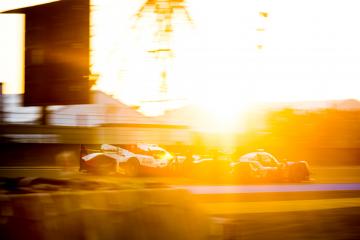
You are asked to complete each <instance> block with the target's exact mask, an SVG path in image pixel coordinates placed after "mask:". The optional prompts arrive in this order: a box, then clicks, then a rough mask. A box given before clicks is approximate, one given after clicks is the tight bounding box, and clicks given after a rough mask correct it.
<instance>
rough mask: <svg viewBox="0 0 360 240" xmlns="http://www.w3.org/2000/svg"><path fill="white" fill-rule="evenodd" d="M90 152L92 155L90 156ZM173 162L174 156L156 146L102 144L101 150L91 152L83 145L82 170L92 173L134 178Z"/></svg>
mask: <svg viewBox="0 0 360 240" xmlns="http://www.w3.org/2000/svg"><path fill="white" fill-rule="evenodd" d="M89 151H92V153H90V154H88V152H89ZM172 160H173V156H172V155H171V154H170V153H169V152H168V151H166V150H165V149H163V148H161V147H159V146H158V145H156V144H131V145H130V144H127V145H110V144H102V145H101V147H100V150H89V149H86V147H85V146H83V145H82V147H81V159H80V162H81V164H80V168H81V171H85V172H90V173H98V174H110V173H121V174H124V175H126V176H130V177H133V176H138V175H140V174H141V173H144V172H147V171H149V170H150V171H151V170H159V169H164V168H166V167H168V166H169V163H170V162H171V161H172Z"/></svg>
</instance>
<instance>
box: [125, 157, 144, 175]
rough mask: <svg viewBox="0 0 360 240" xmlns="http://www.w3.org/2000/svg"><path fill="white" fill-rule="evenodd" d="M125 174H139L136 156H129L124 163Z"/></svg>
mask: <svg viewBox="0 0 360 240" xmlns="http://www.w3.org/2000/svg"><path fill="white" fill-rule="evenodd" d="M124 170H125V175H126V176H128V177H137V176H139V175H140V163H139V160H137V159H136V158H130V159H129V160H128V161H127V162H126V164H125V165H124Z"/></svg>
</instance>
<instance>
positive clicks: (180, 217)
mask: <svg viewBox="0 0 360 240" xmlns="http://www.w3.org/2000/svg"><path fill="white" fill-rule="evenodd" d="M0 182H1V185H0V186H1V195H0V239H84V240H87V239H89V240H92V239H279V237H281V238H286V239H360V225H359V224H358V217H359V216H360V207H358V206H359V202H360V201H359V198H358V192H356V191H352V192H349V191H347V192H346V193H345V192H343V193H336V192H335V191H333V192H325V193H323V194H317V193H301V192H296V193H244V194H242V195H241V196H240V197H237V196H234V195H231V198H229V199H223V200H220V198H222V197H221V196H220V198H218V199H216V198H214V197H211V196H207V197H205V196H199V195H198V196H196V195H192V194H190V193H189V192H188V191H186V190H183V189H175V188H171V187H168V186H167V185H166V184H161V183H159V182H151V181H146V179H143V180H142V181H137V182H136V181H114V180H110V179H106V178H104V179H102V180H100V179H97V180H96V179H95V178H92V179H91V180H90V179H86V178H83V179H81V178H73V179H53V178H2V179H1V181H0ZM294 186H296V185H294ZM265 187H266V186H265ZM259 196H260V197H259ZM344 203H345V204H344Z"/></svg>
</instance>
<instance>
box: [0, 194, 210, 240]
mask: <svg viewBox="0 0 360 240" xmlns="http://www.w3.org/2000/svg"><path fill="white" fill-rule="evenodd" d="M0 203H1V205H0V231H1V232H0V239H26V240H31V239H36V240H38V239H40V240H42V239H51V240H53V239H55V240H57V239H66V240H70V239H71V240H72V239H79V240H80V239H81V240H96V239H109V240H110V239H139V240H142V239H208V238H209V222H208V218H207V217H206V216H205V215H203V214H202V213H201V211H200V210H199V209H198V208H197V207H196V205H195V204H194V202H193V201H192V199H191V196H190V194H189V193H188V192H186V191H184V190H175V189H143V190H124V191H92V192H76V193H74V192H68V193H66V192H63V193H41V194H27V195H1V197H0Z"/></svg>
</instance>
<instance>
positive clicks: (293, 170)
mask: <svg viewBox="0 0 360 240" xmlns="http://www.w3.org/2000/svg"><path fill="white" fill-rule="evenodd" d="M309 177H310V174H309V169H308V166H307V164H306V163H304V162H297V163H296V164H294V165H292V166H290V169H289V180H290V181H291V182H301V181H307V180H309Z"/></svg>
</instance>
